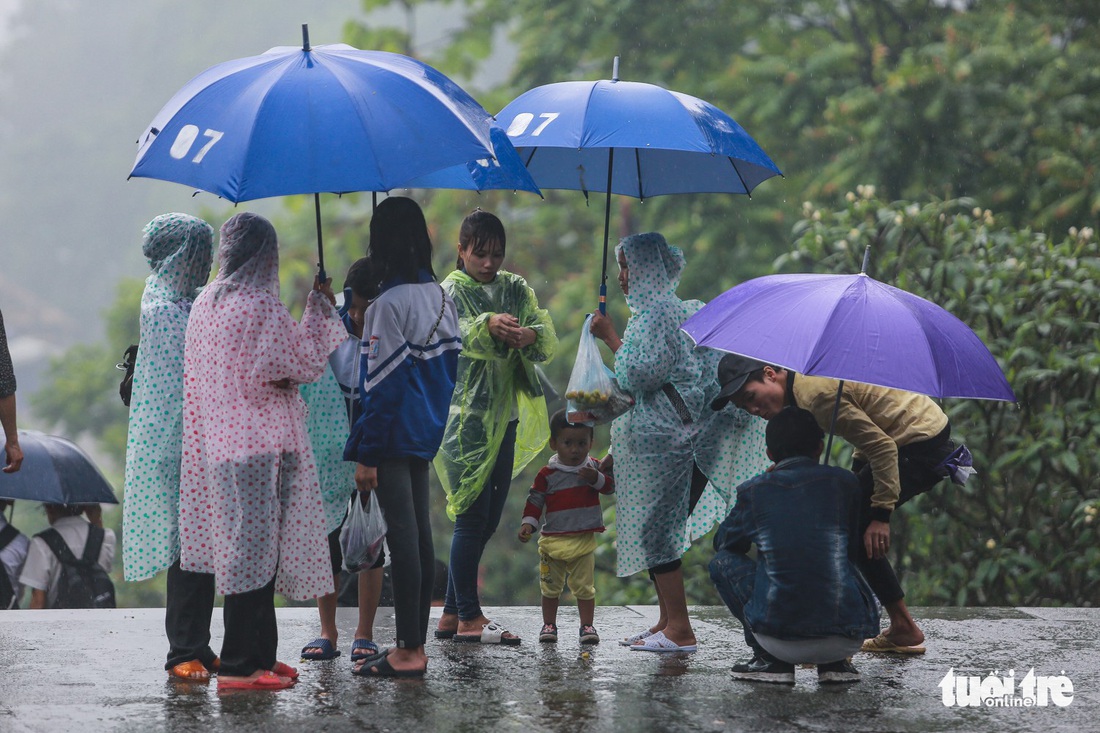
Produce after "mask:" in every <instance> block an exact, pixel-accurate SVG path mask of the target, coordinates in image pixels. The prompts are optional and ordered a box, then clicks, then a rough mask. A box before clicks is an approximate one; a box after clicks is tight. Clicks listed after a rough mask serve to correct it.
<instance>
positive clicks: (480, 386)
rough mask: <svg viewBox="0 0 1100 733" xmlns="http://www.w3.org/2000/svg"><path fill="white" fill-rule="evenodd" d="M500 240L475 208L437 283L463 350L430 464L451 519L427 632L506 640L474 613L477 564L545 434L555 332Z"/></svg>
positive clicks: (510, 637) (509, 639)
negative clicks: (442, 582)
mask: <svg viewBox="0 0 1100 733" xmlns="http://www.w3.org/2000/svg"><path fill="white" fill-rule="evenodd" d="M504 247H505V234H504V225H503V224H501V222H500V219H498V218H497V217H496V216H494V215H492V214H490V213H489V212H487V211H481V210H480V209H478V210H476V211H474V212H473V213H471V214H470V215H469V216H467V217H466V219H465V220H464V221H463V222H462V227H461V229H460V230H459V239H458V264H459V268H458V269H457V270H455V271H454V272H452V273H451V274H450V275H448V276H447V277H446V279H444V281H443V288H444V289H445V290H446V291H447V292H448V294H450V295H451V297H452V298H454V301H455V305H456V306H457V307H458V315H459V327H460V329H461V332H462V344H463V347H462V348H463V351H462V355H461V356H460V357H459V364H458V367H459V368H458V386H457V387H456V389H455V392H454V397H453V398H452V400H451V409H450V417H449V419H448V421H447V430H446V433H445V435H444V437H443V445H442V446H441V447H440V450H439V455H438V456H437V457H436V461H435V467H436V473H437V474H439V479H440V481H441V482H442V483H443V488H444V489H445V490H446V492H447V514H448V516H450V517H451V518H452V519H454V520H455V530H454V536H453V537H452V539H451V559H450V570H449V578H448V583H447V596H446V599H445V601H444V604H443V616H442V617H441V618H440V621H439V626H438V628H437V629H436V632H435V635H436V637H437V638H443V639H447V638H452V637H453V638H454V639H455V640H456V641H474V642H481V643H492V644H513V645H514V644H519V642H520V639H519V637H518V636H516V635H515V634H512V633H510V632H508V631H505V630H504V629H503V627H501V626H500V625H498V624H494V623H493V622H492V621H490V620H489V619H488V618H487V617H486V616H485V614H484V613H482V610H481V603H480V601H479V599H478V593H477V575H478V565H479V564H480V563H481V556H482V553H483V552H484V551H485V545H486V543H487V542H488V541H489V538H490V537H492V536H493V533H494V532H495V531H496V528H497V525H498V524H499V523H500V516H501V512H502V511H503V509H504V502H505V500H506V499H507V498H508V487H509V483H510V482H511V480H512V477H513V476H515V475H516V474H517V473H519V472H520V471H521V470H522V469H523V467H524V466H526V465H527V464H528V463H529V462H530V461H531V459H533V458H534V457H535V456H536V455H538V454H539V452H541V451H542V449H543V447H544V446H545V445H546V441H547V439H548V438H549V429H548V422H547V416H546V399H545V398H544V397H543V394H542V387H541V385H540V383H539V380H538V376H537V375H536V373H535V364H537V363H539V362H545V361H549V359H550V358H551V357H552V356H553V355H554V352H555V351H556V350H557V346H558V337H557V334H556V333H555V332H554V324H553V323H552V322H551V320H550V314H549V313H547V312H546V311H545V310H544V309H542V308H539V304H538V299H537V298H536V297H535V293H534V291H533V290H531V288H530V287H528V285H527V282H526V281H525V280H524V279H523V278H522V277H520V276H519V275H514V274H512V273H510V272H506V271H504V270H502V269H500V268H501V265H502V264H503V262H504Z"/></svg>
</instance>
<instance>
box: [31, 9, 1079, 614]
mask: <svg viewBox="0 0 1100 733" xmlns="http://www.w3.org/2000/svg"><path fill="white" fill-rule="evenodd" d="M387 4H389V3H387V2H384V1H383V0H364V2H363V4H362V5H363V8H364V9H366V10H370V9H372V8H375V7H379V6H382V5H387ZM396 4H397V5H399V6H400V7H401V8H403V9H404V10H405V11H406V13H407V17H408V18H409V23H408V25H407V26H406V27H405V28H385V29H380V28H366V27H364V26H362V25H361V24H357V23H349V25H348V27H347V29H346V33H345V35H346V40H347V41H348V42H349V43H351V44H352V45H354V46H357V47H360V48H378V49H384V50H393V51H399V52H402V53H408V54H412V55H416V56H419V57H421V58H423V59H424V60H426V61H428V62H429V63H432V64H434V65H436V66H437V67H438V68H440V69H442V70H443V71H444V72H445V73H448V74H451V75H452V76H454V77H455V78H456V79H458V80H459V81H460V82H462V83H464V84H468V82H469V80H470V79H471V78H472V77H473V74H474V72H475V71H476V70H478V69H479V68H481V65H482V64H484V63H485V62H486V59H488V58H490V52H491V50H492V48H493V43H494V41H495V40H497V39H499V38H500V37H501V34H506V35H507V36H508V37H509V38H510V39H511V41H512V42H513V43H514V44H515V47H516V50H517V54H518V55H517V58H516V61H515V66H514V68H513V70H512V73H511V75H510V77H509V78H508V80H507V81H506V82H505V83H503V84H501V85H499V86H497V87H495V88H491V89H476V88H474V87H472V86H468V88H469V89H470V90H471V91H472V92H473V93H474V94H475V96H477V97H478V99H479V100H480V101H482V103H483V104H484V105H485V107H486V108H487V109H489V110H490V111H495V110H499V109H500V108H502V107H503V106H504V105H505V104H506V103H507V102H508V101H509V100H510V99H512V98H513V97H515V96H516V95H517V94H519V93H521V92H522V91H524V90H526V89H529V88H531V87H533V86H537V85H539V84H545V83H551V82H555V81H564V80H572V79H595V78H607V77H609V76H610V71H611V60H612V57H613V56H615V55H620V56H621V57H622V62H621V67H620V77H621V78H623V79H627V80H634V81H647V82H652V83H656V84H660V85H662V86H666V87H668V88H671V89H676V90H678V91H682V92H686V93H688V94H692V95H695V96H698V97H702V98H704V99H707V100H708V101H711V102H713V103H714V104H716V105H718V106H719V107H721V108H722V109H724V110H726V111H728V112H730V113H731V114H732V115H733V116H734V117H735V118H736V119H737V120H738V122H740V123H741V124H742V125H743V126H744V127H745V129H746V130H748V131H749V133H750V134H752V135H753V136H754V137H755V138H756V139H757V141H758V142H759V143H760V144H761V145H762V146H763V147H764V149H765V150H767V151H768V152H769V154H770V155H771V156H772V157H773V159H774V160H775V161H776V163H777V164H778V165H779V167H780V168H781V169H782V170H783V171H784V174H785V177H784V178H782V179H772V180H770V181H767V182H765V183H764V184H763V185H761V186H760V187H759V188H758V189H757V190H756V192H754V195H753V197H752V199H751V201H750V200H749V199H747V198H746V197H728V196H703V195H696V196H675V197H659V198H656V199H651V200H648V201H646V202H644V203H640V202H638V201H636V200H631V199H626V198H618V199H616V200H615V201H614V202H613V203H614V207H613V221H614V222H615V224H614V231H613V233H612V236H613V237H617V236H621V235H625V234H628V233H632V232H636V231H646V230H654V229H657V230H660V231H662V232H663V233H664V234H665V235H666V237H667V238H668V239H669V241H671V242H673V243H675V244H678V245H680V246H681V247H683V248H684V249H685V251H686V252H687V254H688V268H687V270H686V272H685V274H684V279H683V282H682V285H681V287H680V293H681V295H683V296H685V297H698V298H702V299H704V300H706V299H709V298H711V297H713V296H714V295H716V294H718V293H720V292H722V291H723V290H725V289H727V288H729V287H731V286H733V285H735V284H737V283H739V282H741V281H743V280H745V279H748V278H751V277H754V276H757V275H761V274H767V273H770V272H774V271H806V272H855V271H858V268H859V264H860V260H861V258H862V253H863V249H864V247H865V246H867V245H870V246H871V248H872V260H871V261H872V269H871V274H872V275H873V276H875V277H876V278H878V279H880V280H883V281H885V282H888V283H891V284H893V285H896V286H898V287H901V288H904V289H907V290H910V291H912V292H915V293H917V294H919V295H922V296H924V297H927V298H929V299H930V300H933V301H934V302H936V303H939V304H940V305H942V306H944V307H945V308H947V309H948V310H950V311H951V312H953V313H955V315H957V316H958V317H960V318H961V319H962V320H963V321H964V322H966V323H967V324H969V325H970V326H971V327H973V328H974V329H975V331H976V332H977V333H978V334H979V336H981V337H982V339H983V340H984V341H985V343H986V344H987V345H988V346H989V348H990V350H991V351H992V352H993V353H994V355H996V356H997V357H998V359H999V361H1000V363H1001V365H1002V366H1003V368H1004V370H1005V373H1006V374H1007V376H1008V378H1009V381H1010V383H1011V384H1012V385H1013V387H1014V389H1015V390H1016V394H1017V396H1018V398H1019V400H1020V402H1019V405H1018V406H1012V405H1002V404H999V403H983V402H974V401H971V402H964V401H958V402H956V401H951V402H949V403H947V404H945V408H946V409H947V410H948V412H949V414H950V415H951V418H952V423H953V426H954V430H955V433H956V434H957V435H959V436H960V437H962V438H963V439H965V440H966V442H967V444H968V445H969V446H970V447H971V449H972V450H973V451H974V455H975V459H976V463H977V465H978V467H979V471H980V473H979V475H978V476H977V477H975V478H974V479H972V481H971V482H970V483H969V484H968V485H967V486H966V487H965V488H956V487H952V486H946V485H945V486H941V487H940V488H937V489H936V490H934V491H932V492H930V493H929V494H927V495H925V496H922V497H921V498H919V499H917V500H916V501H914V502H913V503H912V504H911V505H909V506H906V507H904V508H903V509H902V510H900V511H899V512H898V517H897V518H896V519H895V529H894V532H895V535H896V541H895V556H896V559H897V560H898V563H897V565H898V567H899V570H900V571H901V572H902V573H903V575H904V577H903V582H904V583H905V585H906V587H907V590H908V593H909V601H910V603H911V604H913V605H919V604H973V605H1035V604H1078V605H1094V604H1096V603H1098V602H1100V589H1098V584H1097V583H1098V576H1100V548H1098V543H1097V541H1096V539H1097V537H1096V522H1095V521H1094V518H1095V516H1096V514H1097V512H1098V507H1100V485H1098V483H1100V482H1098V479H1097V475H1098V469H1100V458H1098V456H1097V453H1096V446H1097V444H1098V437H1100V419H1098V417H1097V411H1096V405H1097V403H1098V397H1100V392H1098V377H1100V357H1098V353H1100V334H1098V333H1097V320H1098V317H1097V311H1096V309H1097V305H1096V303H1097V294H1096V284H1095V283H1096V282H1097V279H1098V275H1100V273H1098V272H1097V268H1098V260H1097V251H1098V245H1097V239H1096V236H1095V233H1094V231H1093V229H1094V228H1096V227H1097V214H1098V212H1100V181H1098V177H1097V167H1096V163H1095V161H1096V159H1097V157H1098V156H1097V153H1098V151H1097V145H1098V139H1100V133H1098V126H1097V123H1096V121H1097V120H1098V119H1100V94H1098V93H1097V92H1098V91H1100V89H1098V87H1100V33H1098V31H1100V22H1098V21H1100V6H1098V5H1097V4H1095V3H1092V2H1087V1H1086V0H1069V1H1067V2H1061V3H1044V2H1039V1H1038V0H1017V1H1015V2H1006V1H1004V0H970V1H969V2H956V3H950V4H940V3H928V2H924V1H923V0H847V1H845V2H840V1H839V0H824V1H821V0H819V1H817V2H800V1H796V0H772V1H771V2H761V1H759V0H756V1H751V2H743V1H741V2H734V1H733V0H683V1H682V2H680V3H677V4H675V6H671V5H669V4H668V3H665V2H657V1H656V0H583V1H581V0H558V1H557V2H554V3H549V4H548V3H545V2H538V1H536V0H509V1H508V2H504V1H503V0H466V1H465V2H459V0H453V1H452V2H447V3H446V4H447V5H451V6H456V7H461V8H463V9H464V12H465V14H466V15H465V17H466V23H465V25H464V27H463V28H461V29H459V30H458V31H456V32H455V33H454V34H453V35H452V36H451V38H450V39H449V42H448V43H447V44H446V45H445V46H444V47H442V48H434V49H433V52H432V53H424V52H423V51H422V49H419V48H418V47H417V45H416V38H415V36H414V34H412V33H411V32H410V30H409V29H410V28H411V27H412V25H413V22H412V18H413V17H414V16H415V14H416V13H418V12H421V11H423V10H425V9H427V10H429V11H430V9H431V8H432V7H434V4H433V3H428V2H422V1H421V0H402V2H399V3H396ZM504 122H505V123H506V122H507V121H506V120H505V121H504ZM393 193H398V194H410V192H393ZM411 195H414V196H415V197H416V198H417V199H418V200H419V201H421V203H422V204H423V205H424V206H425V209H426V211H427V214H428V219H429V222H431V223H432V227H433V230H432V234H433V241H434V242H435V243H436V250H437V273H439V274H441V275H442V274H444V273H445V272H447V271H449V269H450V268H451V267H452V266H453V254H454V246H455V241H456V239H457V228H458V224H459V222H460V220H461V218H462V216H463V215H464V214H465V213H466V212H467V211H469V210H470V209H471V208H473V207H474V206H481V207H482V208H485V209H488V210H491V211H494V212H495V213H497V214H499V215H500V216H501V218H502V219H503V220H504V222H505V224H506V226H507V228H508V235H509V248H508V255H507V263H506V267H507V268H508V269H511V270H514V271H516V272H519V273H520V274H522V275H524V276H525V277H527V279H528V281H529V282H530V283H531V285H532V286H533V287H534V288H535V290H536V292H537V293H538V295H539V297H540V300H541V301H542V302H543V304H544V305H546V306H547V307H548V308H550V310H551V313H552V314H553V316H554V319H555V323H556V324H557V327H558V330H559V335H560V336H561V351H560V353H559V356H558V358H557V359H556V360H555V362H553V363H552V364H551V365H549V367H548V373H549V375H550V377H551V379H552V380H553V381H554V382H555V383H556V384H557V385H559V387H560V386H563V385H564V384H565V381H566V379H567V375H568V371H569V367H570V365H571V362H572V357H573V355H574V353H575V349H576V343H577V336H576V334H577V329H578V328H579V327H580V324H581V322H582V320H583V317H584V314H585V313H586V312H587V311H590V310H591V309H592V308H593V306H594V305H595V293H596V288H597V285H598V279H599V275H598V273H599V263H600V254H599V253H600V246H601V244H602V241H601V240H602V224H603V220H602V209H603V199H602V196H599V195H595V196H593V197H592V199H593V200H592V201H591V202H586V201H585V200H584V198H583V197H582V195H581V194H579V193H576V192H570V191H547V192H545V200H539V199H537V198H535V197H532V196H529V195H526V194H511V193H502V192H492V193H486V194H482V195H477V194H470V193H465V192H450V191H441V192H411ZM322 201H323V212H324V227H325V242H326V265H327V267H328V269H329V271H330V272H331V273H336V274H338V273H342V272H343V271H344V269H346V267H347V265H349V264H350V263H351V262H352V261H353V260H354V259H356V258H357V257H359V256H361V255H362V254H363V252H364V251H365V248H366V242H367V226H368V223H369V216H370V209H371V194H355V195H350V196H344V197H342V198H337V197H332V196H324V197H322ZM807 202H813V203H807ZM212 221H213V219H212ZM276 225H277V228H278V230H279V232H280V237H281V241H282V247H283V255H282V258H283V260H282V261H283V271H282V278H283V294H284V299H285V300H286V302H287V303H288V304H291V306H292V307H293V308H300V303H301V302H302V301H303V299H304V295H305V292H306V290H307V289H308V287H309V283H310V281H311V279H312V272H313V270H312V266H313V258H314V255H312V254H311V248H312V246H313V242H314V241H315V240H314V237H315V235H314V230H313V219H312V200H311V199H308V198H304V197H299V198H293V199H287V200H286V203H285V207H284V209H283V213H282V215H281V216H279V217H277V220H276ZM335 279H336V281H337V284H340V281H341V279H342V278H340V277H336V278H335ZM140 290H141V283H140V282H137V281H132V282H128V283H124V284H123V285H122V286H120V289H119V294H118V298H117V299H116V302H115V304H114V306H112V308H111V309H110V311H109V312H108V314H107V317H108V321H109V323H110V326H109V329H108V338H107V340H106V341H105V342H104V343H100V344H93V345H88V346H79V347H74V348H73V349H71V350H70V351H69V352H68V353H67V354H66V355H65V357H64V358H63V359H61V360H58V361H57V362H56V363H55V364H54V365H53V367H52V369H51V375H50V379H49V382H50V384H49V386H48V387H47V388H46V389H44V390H42V392H40V393H39V394H38V395H36V396H35V399H34V407H35V410H36V412H38V413H39V414H41V415H43V416H48V418H49V419H51V420H54V421H56V422H57V423H58V424H59V426H61V428H62V429H64V430H65V431H66V432H68V433H71V434H79V433H90V434H92V435H94V436H95V438H96V440H97V442H98V444H99V445H100V447H101V448H102V451H103V453H104V454H105V455H106V456H109V457H113V458H114V459H115V463H116V466H121V461H122V454H123V451H124V444H125V419H126V416H125V410H124V408H122V406H121V404H120V403H119V402H118V398H117V395H116V394H115V386H116V384H117V381H116V380H117V376H118V375H117V372H115V371H114V370H113V369H111V368H110V367H111V365H112V364H113V363H114V362H115V361H117V360H118V357H119V356H120V355H121V352H122V349H123V348H124V347H125V345H126V344H128V343H131V342H133V341H134V340H135V339H136V335H137V303H138V296H139V294H140ZM611 290H613V291H614V290H617V289H616V288H615V287H614V284H613V283H612V287H611ZM609 300H610V312H611V313H612V315H613V316H614V317H615V319H616V321H617V323H618V325H619V327H620V329H621V328H622V327H623V325H624V324H625V319H626V316H627V314H628V312H627V310H626V307H625V304H624V302H623V301H622V299H621V297H618V293H617V292H616V293H615V295H614V296H613V297H611V298H609ZM597 440H598V443H599V444H598V445H597V449H598V450H602V449H603V448H605V447H606V440H607V435H606V430H604V431H599V432H598V434H597ZM847 451H848V449H847V448H846V447H845V446H843V445H841V446H839V447H838V448H837V456H836V457H837V458H838V459H840V460H841V461H843V460H844V459H845V457H846V453H847ZM534 469H537V466H533V467H532V470H529V471H528V472H527V473H526V474H525V475H523V476H521V477H520V478H518V479H517V480H516V481H515V482H514V484H513V496H512V506H511V507H510V508H509V509H508V510H507V511H506V514H505V519H504V521H503V522H502V525H501V529H500V530H499V532H498V536H497V537H495V538H494V540H493V541H492V543H491V544H490V546H489V549H488V551H487V555H486V561H485V563H484V571H485V572H484V594H483V596H484V600H485V602H486V603H488V604H513V603H514V604H532V603H537V600H538V589H537V581H536V578H535V572H534V564H535V554H534V550H533V548H531V547H529V546H526V547H524V546H519V545H518V543H516V542H515V539H514V532H515V530H516V528H517V525H518V519H519V516H520V507H521V505H522V501H523V495H524V488H525V486H527V485H529V482H530V479H531V477H532V476H533V472H534ZM120 473H121V471H118V470H116V471H115V478H116V479H117V480H116V485H118V486H121V483H122V482H121V478H120ZM438 509H439V511H438V512H437V514H436V518H435V524H434V527H435V531H436V543H437V545H436V546H437V553H438V554H439V555H440V556H441V557H442V558H444V559H446V548H447V547H448V546H449V535H450V531H449V530H450V524H449V522H448V521H447V520H446V518H445V515H444V514H443V512H442V498H441V497H440V500H439V503H438ZM119 514H120V513H117V512H116V513H114V514H110V515H108V516H109V517H113V518H114V519H116V520H118V519H119ZM613 515H614V508H613V505H612V506H609V507H608V510H607V519H608V521H609V522H610V521H612V520H613ZM119 521H120V520H119ZM612 540H613V532H610V533H609V536H607V537H606V538H605V541H604V542H603V543H602V544H601V546H600V551H599V556H598V557H599V559H598V569H599V573H598V580H597V582H598V584H599V597H600V601H599V602H600V603H603V604H619V603H629V602H652V601H653V596H652V593H651V591H650V588H649V586H648V584H647V583H646V582H645V580H644V579H643V578H641V577H634V578H630V579H616V578H615V577H614V547H613V541H612ZM709 554H710V551H709V542H708V541H706V540H703V541H700V542H699V543H697V545H696V547H694V548H693V549H692V550H691V551H690V552H689V553H688V556H687V557H686V558H685V571H686V580H687V583H688V594H689V598H690V599H691V601H692V602H695V603H717V602H718V600H717V597H716V595H715V594H714V592H713V589H712V588H711V585H710V583H709V580H708V579H707V577H706V570H705V565H706V560H707V559H708V558H709ZM158 582H159V581H150V582H148V583H145V584H123V585H121V586H120V590H121V594H120V598H121V599H122V602H123V603H125V604H128V605H155V604H156V603H157V602H158V595H157V594H158V593H162V590H161V586H160V585H158Z"/></svg>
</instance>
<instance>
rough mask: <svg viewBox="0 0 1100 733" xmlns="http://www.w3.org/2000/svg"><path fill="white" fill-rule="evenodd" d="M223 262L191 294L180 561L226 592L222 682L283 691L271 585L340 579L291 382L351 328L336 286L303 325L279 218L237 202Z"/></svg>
mask: <svg viewBox="0 0 1100 733" xmlns="http://www.w3.org/2000/svg"><path fill="white" fill-rule="evenodd" d="M218 264H219V271H218V276H217V278H216V279H215V280H214V282H213V283H211V284H210V285H208V286H207V287H206V289H205V290H203V292H202V294H201V295H200V296H199V297H198V298H197V299H196V300H195V304H194V306H193V307H192V309H191V318H190V320H189V322H188V325H187V338H186V346H185V349H184V362H185V363H184V390H185V395H184V418H183V419H184V438H183V463H182V467H181V473H182V476H181V484H180V519H179V524H180V564H181V566H182V567H183V568H184V569H185V570H189V571H192V572H200V573H213V574H214V576H215V582H216V587H217V591H218V593H222V594H224V595H225V597H226V598H225V608H224V618H225V638H224V640H223V642H222V653H221V672H220V676H219V688H222V687H250V688H253V689H265V688H266V689H280V688H281V687H286V686H289V685H290V684H292V678H293V677H294V676H295V675H296V673H294V672H293V670H292V669H291V668H289V667H287V666H285V665H283V664H282V663H279V662H276V659H275V650H276V646H277V644H278V632H277V629H276V624H275V608H274V592H276V591H277V592H279V593H281V594H283V595H285V596H288V597H290V598H294V599H300V600H304V599H309V598H315V597H317V596H320V595H323V594H325V593H329V592H331V591H332V589H333V585H332V573H331V570H330V567H329V557H328V555H329V551H328V543H327V541H326V538H325V517H324V511H323V508H322V505H321V494H320V488H319V485H318V480H317V468H316V465H315V463H314V458H313V452H312V450H311V448H310V442H309V437H308V435H307V433H306V425H305V418H306V407H305V403H304V402H303V401H302V398H301V397H300V396H299V393H298V389H297V385H298V384H303V383H308V382H312V381H314V380H316V379H317V378H318V377H319V376H320V375H321V373H322V372H323V371H324V368H325V364H326V363H327V360H328V356H329V354H330V353H331V352H332V351H333V350H334V349H335V348H336V347H337V346H338V345H339V344H340V343H341V342H342V341H343V340H344V337H345V335H346V332H345V329H344V326H343V324H342V323H341V322H340V319H339V318H338V317H337V315H336V309H335V307H334V305H333V302H334V301H335V298H334V297H333V295H332V290H331V288H330V287H329V285H328V284H327V283H325V284H323V285H316V286H315V287H314V290H313V291H312V292H310V294H309V298H308V300H307V302H306V308H305V313H304V314H303V316H302V321H301V323H298V322H296V321H295V320H294V319H293V318H292V317H291V315H290V312H289V311H288V310H287V309H286V307H285V306H284V305H283V304H282V302H281V301H280V300H279V253H278V243H277V240H276V236H275V229H274V228H273V227H272V226H271V223H270V222H268V221H267V220H266V219H264V218H263V217H261V216H257V215H256V214H251V213H242V214H237V215H236V216H234V217H233V218H232V219H230V220H229V221H227V222H226V223H225V224H224V225H223V226H222V229H221V245H220V247H219V252H218Z"/></svg>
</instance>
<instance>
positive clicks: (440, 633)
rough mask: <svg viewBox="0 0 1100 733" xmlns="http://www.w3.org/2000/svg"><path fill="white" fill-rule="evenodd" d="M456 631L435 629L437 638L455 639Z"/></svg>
mask: <svg viewBox="0 0 1100 733" xmlns="http://www.w3.org/2000/svg"><path fill="white" fill-rule="evenodd" d="M455 633H456V632H454V631H451V630H450V629H436V630H435V638H437V639H453V638H455Z"/></svg>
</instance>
